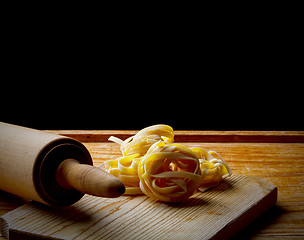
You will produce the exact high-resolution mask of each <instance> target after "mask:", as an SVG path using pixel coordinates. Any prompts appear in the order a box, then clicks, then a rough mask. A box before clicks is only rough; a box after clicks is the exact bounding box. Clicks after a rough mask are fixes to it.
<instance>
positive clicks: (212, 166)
mask: <svg viewBox="0 0 304 240" xmlns="http://www.w3.org/2000/svg"><path fill="white" fill-rule="evenodd" d="M191 150H192V151H193V152H194V153H195V154H196V155H197V157H198V158H199V161H200V168H201V171H202V176H203V179H202V182H201V184H200V186H199V190H201V191H204V190H206V189H208V188H209V187H211V186H213V185H215V184H217V183H219V182H220V181H221V180H222V179H223V178H225V177H227V176H231V174H232V171H231V169H230V167H229V166H228V164H227V163H226V162H225V160H224V159H223V158H222V157H221V156H220V155H219V154H218V153H217V152H215V151H208V152H207V151H206V150H205V149H203V148H191ZM212 154H213V155H216V156H217V157H218V158H219V159H217V158H215V157H214V156H213V155H212Z"/></svg>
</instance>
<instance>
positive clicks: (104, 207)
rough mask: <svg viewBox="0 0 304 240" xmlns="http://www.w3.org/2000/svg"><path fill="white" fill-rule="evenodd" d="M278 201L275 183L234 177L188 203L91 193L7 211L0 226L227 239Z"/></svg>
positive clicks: (38, 234)
mask: <svg viewBox="0 0 304 240" xmlns="http://www.w3.org/2000/svg"><path fill="white" fill-rule="evenodd" d="M276 200H277V188H276V187H275V186H273V185H271V184H269V183H267V182H265V181H264V180H262V179H260V178H255V177H248V176H242V175H232V176H231V177H230V178H228V179H227V180H224V181H222V182H221V183H220V184H219V185H218V186H216V187H213V188H211V189H209V190H208V191H206V192H204V193H201V192H198V193H196V194H195V195H193V196H192V197H191V198H190V199H189V200H188V201H187V202H185V203H175V204H168V203H162V202H158V201H155V200H152V199H151V198H149V197H146V196H136V197H131V196H122V197H119V198H114V199H107V198H98V197H93V196H88V195H86V196H84V197H83V198H82V199H81V200H80V201H79V202H77V203H75V204H74V205H72V206H70V207H66V208H61V209H58V208H57V209H56V208H51V207H47V206H44V205H42V204H38V203H34V202H31V203H28V204H25V205H23V206H21V207H19V208H17V209H15V210H13V211H11V212H9V213H7V214H5V215H3V216H2V218H0V230H1V234H2V235H3V236H5V237H6V238H8V236H10V239H19V238H21V239H162V240H163V239H175V240H176V239H228V238H230V237H231V236H233V235H234V234H235V233H237V232H238V231H239V230H241V229H242V228H243V227H244V226H246V225H247V224H248V223H249V222H251V221H253V220H254V219H255V218H256V217H258V216H259V215H261V214H262V213H263V212H265V211H266V210H267V209H268V208H270V207H271V206H273V205H274V204H275V203H276Z"/></svg>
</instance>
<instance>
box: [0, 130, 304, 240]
mask: <svg viewBox="0 0 304 240" xmlns="http://www.w3.org/2000/svg"><path fill="white" fill-rule="evenodd" d="M47 132H51V133H56V134H62V135H65V136H69V137H73V138H75V139H77V140H79V141H81V142H83V143H84V145H85V146H86V147H87V148H88V150H89V151H90V153H91V155H92V158H93V161H94V165H96V166H97V165H99V164H101V163H102V162H103V161H105V160H108V159H115V158H116V157H118V156H120V155H121V153H120V151H119V146H118V145H117V144H114V143H111V142H108V141H107V139H108V138H109V137H110V136H112V135H113V136H116V137H119V138H122V139H125V138H127V137H129V136H131V135H134V134H135V133H136V132H137V131H110V130H106V131H102V130H98V131H81V130H58V131H57V130H52V131H47ZM175 142H182V144H184V145H186V146H191V147H202V148H204V149H206V150H214V151H216V152H218V153H219V154H220V155H221V156H222V157H223V158H224V159H225V160H226V161H227V163H228V164H229V166H230V167H231V169H232V171H233V173H236V174H242V175H248V176H255V177H260V178H263V179H264V180H266V181H268V182H270V183H272V184H274V185H276V186H277V187H278V202H277V204H276V206H275V207H273V208H271V209H269V210H268V211H267V212H265V213H264V214H263V215H262V216H261V217H259V218H258V219H257V220H255V221H254V222H252V223H251V224H250V225H249V226H247V227H246V228H245V229H243V230H242V231H241V232H240V233H239V234H238V235H237V236H236V237H235V239H304V131H300V132H299V131H298V132H291V131H280V132H277V131H271V132H266V131H263V132H258V131H175ZM24 203H25V200H23V199H20V198H18V197H15V196H13V195H11V194H8V193H5V192H2V191H0V216H1V215H3V214H5V213H7V212H9V211H11V210H13V209H15V208H17V207H19V206H21V205H22V204H24Z"/></svg>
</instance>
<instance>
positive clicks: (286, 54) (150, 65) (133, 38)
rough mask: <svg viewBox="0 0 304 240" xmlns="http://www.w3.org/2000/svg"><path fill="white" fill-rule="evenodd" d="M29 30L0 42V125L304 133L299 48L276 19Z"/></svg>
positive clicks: (16, 30) (20, 27)
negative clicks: (161, 126) (156, 126)
mask: <svg viewBox="0 0 304 240" xmlns="http://www.w3.org/2000/svg"><path fill="white" fill-rule="evenodd" d="M34 20H35V19H34ZM34 20H33V21H30V23H31V24H29V22H27V21H25V23H24V22H23V21H20V20H18V21H17V22H15V23H13V26H14V27H12V25H10V26H9V27H8V28H7V29H5V31H6V34H3V36H4V37H3V39H2V40H3V42H5V43H4V44H3V47H2V56H1V58H2V65H1V69H2V74H1V75H2V77H1V83H2V84H1V99H0V100H1V111H0V121H4V122H8V123H13V124H17V125H23V126H27V127H32V128H37V129H84V130H85V129H97V130H102V129H126V130H127V129H141V128H143V127H146V126H149V125H152V124H157V123H164V124H169V125H171V126H172V127H173V128H174V129H176V130H304V124H303V120H304V119H303V90H302V89H303V87H302V83H301V80H303V63H302V61H303V59H302V58H303V47H302V46H301V45H302V44H300V33H299V31H296V29H295V28H291V27H290V25H289V24H286V23H285V22H284V19H283V20H282V21H281V22H280V21H278V22H272V21H268V22H263V23H259V22H256V21H248V22H246V23H243V24H240V22H242V21H238V24H235V22H234V24H230V25H229V23H227V24H226V25H225V23H224V22H222V23H221V24H219V25H217V28H214V27H211V26H208V24H206V23H205V24H198V25H196V26H194V27H192V28H189V25H187V24H186V25H182V24H177V23H176V24H172V25H170V27H169V26H168V25H166V26H163V25H161V24H160V23H154V22H147V23H145V24H144V26H145V27H144V28H143V26H138V25H132V26H130V25H126V24H123V23H121V22H120V23H119V24H117V25H115V27H116V28H113V26H112V27H111V26H108V25H107V24H105V23H104V22H99V23H98V24H97V25H92V26H90V27H88V25H83V24H81V23H80V22H78V23H79V24H72V23H69V24H67V23H65V24H64V23H62V24H61V25H60V24H58V23H57V24H56V23H54V22H52V21H46V22H43V24H38V23H37V21H36V20H37V19H36V20H35V21H34ZM59 25H60V28H59V27H58V26H59ZM113 29H114V30H115V31H114V30H113Z"/></svg>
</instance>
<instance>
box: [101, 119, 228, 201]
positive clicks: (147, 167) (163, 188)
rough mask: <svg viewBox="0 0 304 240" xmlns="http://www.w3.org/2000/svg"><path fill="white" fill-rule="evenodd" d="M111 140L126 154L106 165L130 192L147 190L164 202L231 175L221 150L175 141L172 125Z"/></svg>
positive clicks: (176, 199) (147, 192) (161, 125)
mask: <svg viewBox="0 0 304 240" xmlns="http://www.w3.org/2000/svg"><path fill="white" fill-rule="evenodd" d="M109 140H110V141H113V142H115V143H117V144H119V145H120V150H121V152H122V155H123V156H122V157H119V158H117V159H115V160H109V161H105V163H104V164H105V167H106V170H107V171H108V172H109V173H110V174H112V175H114V176H116V177H118V178H119V179H120V180H121V181H122V182H123V183H124V184H125V187H126V192H125V194H126V195H136V194H143V193H144V194H146V195H147V196H149V197H152V198H155V199H159V200H161V201H164V202H181V201H184V200H186V199H187V198H189V197H190V196H191V195H192V194H193V193H194V192H195V191H196V190H197V189H199V190H201V191H204V190H206V189H207V188H209V187H211V186H213V185H215V184H217V183H218V182H220V181H221V180H222V179H223V178H225V177H226V176H230V175H231V169H230V167H229V166H228V164H227V163H226V162H225V160H224V159H223V158H222V157H221V156H220V155H219V154H218V153H216V152H214V151H208V152H207V151H206V150H204V149H202V148H191V149H189V148H187V147H185V146H183V145H181V144H176V143H173V142H174V132H173V129H172V127H170V126H168V125H163V124H158V125H153V126H150V127H147V128H144V129H142V130H140V131H139V132H138V133H137V134H135V135H134V136H132V137H129V138H127V139H126V140H124V141H123V140H121V139H119V138H116V137H113V136H112V137H110V138H109Z"/></svg>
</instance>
